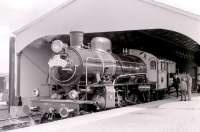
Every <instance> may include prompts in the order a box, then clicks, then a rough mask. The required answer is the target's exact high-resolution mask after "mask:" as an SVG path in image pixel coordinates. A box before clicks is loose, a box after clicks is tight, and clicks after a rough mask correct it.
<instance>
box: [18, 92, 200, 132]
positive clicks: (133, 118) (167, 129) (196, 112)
mask: <svg viewBox="0 0 200 132" xmlns="http://www.w3.org/2000/svg"><path fill="white" fill-rule="evenodd" d="M14 131H15V132H23V131H24V132H35V131H48V132H69V131H73V132H94V131H95V132H133V131H135V132H200V96H198V95H195V96H193V98H192V101H179V99H176V98H174V97H172V98H169V99H165V100H161V101H154V102H150V103H146V104H140V105H134V106H129V107H125V108H118V109H113V110H108V111H104V112H98V113H95V114H89V115H84V116H80V117H75V118H70V119H65V120H60V121H55V122H51V123H46V124H41V125H35V126H31V127H27V128H22V129H16V130H14Z"/></svg>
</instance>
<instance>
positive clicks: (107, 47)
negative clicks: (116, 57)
mask: <svg viewBox="0 0 200 132" xmlns="http://www.w3.org/2000/svg"><path fill="white" fill-rule="evenodd" d="M91 48H92V49H93V50H98V51H106V52H110V51H111V48H112V44H111V41H110V39H108V38H105V37H95V38H93V39H92V40H91Z"/></svg>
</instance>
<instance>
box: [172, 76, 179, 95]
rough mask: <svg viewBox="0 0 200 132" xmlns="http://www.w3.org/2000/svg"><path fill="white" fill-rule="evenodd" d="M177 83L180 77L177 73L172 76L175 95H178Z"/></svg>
mask: <svg viewBox="0 0 200 132" xmlns="http://www.w3.org/2000/svg"><path fill="white" fill-rule="evenodd" d="M179 84H180V78H179V77H178V76H177V75H174V76H173V87H174V88H175V89H176V97H177V98H178V96H179Z"/></svg>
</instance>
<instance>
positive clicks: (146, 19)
mask: <svg viewBox="0 0 200 132" xmlns="http://www.w3.org/2000/svg"><path fill="white" fill-rule="evenodd" d="M144 29H152V30H147V31H144ZM153 29H167V30H169V31H174V32H178V33H180V34H174V33H172V32H168V31H167V30H153ZM72 30H81V31H83V32H85V33H93V32H108V31H109V32H111V31H128V30H142V31H141V33H143V34H146V35H150V36H152V37H156V38H159V39H164V40H166V41H169V42H172V43H174V44H177V45H183V47H187V48H191V49H192V50H194V51H197V50H198V46H197V43H200V37H199V31H200V18H199V17H198V16H194V15H192V14H189V13H187V12H183V11H180V10H177V9H175V8H172V7H169V6H166V5H162V4H159V3H157V2H154V1H147V0H126V1H124V0H117V1H116V0H109V1H108V0H84V1H83V0H69V1H67V2H66V3H64V4H63V5H61V6H60V7H58V8H56V9H54V10H53V11H51V12H49V13H48V14H47V15H45V16H42V17H40V18H38V19H37V20H35V21H34V22H32V23H30V24H28V25H26V26H24V27H23V28H21V29H19V30H17V31H16V32H14V34H15V35H16V52H20V51H21V50H23V49H24V47H26V46H27V45H29V44H30V43H31V42H33V41H34V40H36V39H39V38H41V37H44V36H47V35H55V34H68V33H69V32H70V31H72ZM182 34H183V35H182ZM185 36H188V37H185Z"/></svg>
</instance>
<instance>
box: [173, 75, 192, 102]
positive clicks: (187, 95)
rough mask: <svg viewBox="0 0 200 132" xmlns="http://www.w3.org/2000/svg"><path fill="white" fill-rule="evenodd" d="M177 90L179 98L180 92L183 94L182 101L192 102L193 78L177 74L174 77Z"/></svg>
mask: <svg viewBox="0 0 200 132" xmlns="http://www.w3.org/2000/svg"><path fill="white" fill-rule="evenodd" d="M172 86H173V87H174V88H175V89H176V95H177V98H178V97H179V90H180V92H181V101H183V100H184V101H186V100H188V101H191V95H192V77H191V76H190V75H189V74H186V73H184V74H176V75H174V77H173V85H172Z"/></svg>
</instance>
